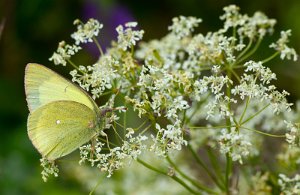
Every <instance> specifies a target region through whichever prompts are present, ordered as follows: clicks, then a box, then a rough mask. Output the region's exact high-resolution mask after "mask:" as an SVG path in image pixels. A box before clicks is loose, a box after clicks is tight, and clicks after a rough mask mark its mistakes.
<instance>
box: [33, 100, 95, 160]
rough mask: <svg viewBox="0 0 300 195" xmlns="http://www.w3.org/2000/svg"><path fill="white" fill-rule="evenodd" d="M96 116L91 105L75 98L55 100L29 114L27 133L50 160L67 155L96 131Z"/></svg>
mask: <svg viewBox="0 0 300 195" xmlns="http://www.w3.org/2000/svg"><path fill="white" fill-rule="evenodd" d="M96 124H97V118H96V114H95V112H94V111H93V110H92V109H90V108H89V107H87V106H85V105H83V104H81V103H78V102H74V101H55V102H51V103H48V104H46V105H44V106H42V107H39V108H37V109H36V110H35V111H34V112H32V113H30V114H29V117H28V122H27V129H28V135H29V138H30V139H31V141H32V143H33V145H34V146H35V147H36V148H37V150H38V151H39V152H40V153H41V154H42V156H44V157H45V158H47V159H48V160H55V159H57V158H59V157H62V156H65V155H67V154H69V153H71V152H72V151H74V150H75V149H77V148H78V147H80V146H81V145H83V144H84V143H86V142H88V141H89V140H90V139H91V138H92V137H93V136H95V135H96V134H97V129H96V126H97V125H96Z"/></svg>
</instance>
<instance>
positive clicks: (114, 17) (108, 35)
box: [82, 0, 135, 58]
mask: <svg viewBox="0 0 300 195" xmlns="http://www.w3.org/2000/svg"><path fill="white" fill-rule="evenodd" d="M82 13H83V21H84V22H85V21H87V20H88V19H89V18H95V19H97V20H99V22H100V23H102V24H103V25H104V27H103V29H101V31H100V33H99V37H98V41H99V43H100V44H101V47H102V49H103V50H104V52H105V50H106V48H107V47H109V46H110V43H111V41H112V40H116V38H117V32H116V30H115V28H116V27H117V26H118V25H120V24H122V25H123V24H124V23H126V22H131V21H135V19H134V17H133V16H132V14H131V13H130V11H129V10H128V9H127V8H126V7H125V6H123V5H120V4H117V2H115V3H114V4H113V5H112V6H110V5H105V4H104V3H103V2H102V1H93V0H86V1H85V2H84V5H83V9H82ZM85 48H86V49H87V50H88V51H89V52H90V53H91V54H92V55H93V56H94V57H95V58H97V57H98V56H99V51H98V49H97V47H96V46H95V45H94V44H87V45H86V46H85Z"/></svg>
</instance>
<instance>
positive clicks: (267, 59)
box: [261, 51, 280, 64]
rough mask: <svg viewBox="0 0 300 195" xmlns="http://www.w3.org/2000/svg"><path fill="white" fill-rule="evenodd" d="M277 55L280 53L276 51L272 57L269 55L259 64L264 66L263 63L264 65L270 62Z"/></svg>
mask: <svg viewBox="0 0 300 195" xmlns="http://www.w3.org/2000/svg"><path fill="white" fill-rule="evenodd" d="M279 54H280V52H279V51H277V52H275V53H274V54H273V55H271V56H270V57H268V58H266V59H264V60H262V61H261V62H262V63H263V64H264V63H266V62H268V61H270V60H272V59H273V58H275V57H276V56H278V55H279Z"/></svg>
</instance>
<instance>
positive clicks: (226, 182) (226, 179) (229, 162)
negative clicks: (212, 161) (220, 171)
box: [225, 153, 232, 195]
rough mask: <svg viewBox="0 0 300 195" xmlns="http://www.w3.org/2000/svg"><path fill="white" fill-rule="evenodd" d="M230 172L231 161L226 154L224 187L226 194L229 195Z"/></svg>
mask: <svg viewBox="0 0 300 195" xmlns="http://www.w3.org/2000/svg"><path fill="white" fill-rule="evenodd" d="M231 172H232V159H231V157H230V156H229V154H228V153H227V154H226V173H225V186H226V194H227V195H230V176H231Z"/></svg>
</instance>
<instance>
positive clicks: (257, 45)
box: [237, 38, 262, 64]
mask: <svg viewBox="0 0 300 195" xmlns="http://www.w3.org/2000/svg"><path fill="white" fill-rule="evenodd" d="M261 41H262V39H261V38H260V39H258V41H257V43H256V44H255V46H254V48H253V49H252V50H251V51H250V52H249V53H248V54H246V55H244V56H243V57H241V59H240V60H238V62H237V64H239V63H240V62H242V61H244V60H245V59H247V58H249V57H250V56H251V55H252V54H254V53H255V52H256V50H257V49H258V48H259V46H260V43H261Z"/></svg>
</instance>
